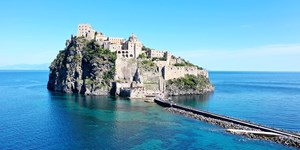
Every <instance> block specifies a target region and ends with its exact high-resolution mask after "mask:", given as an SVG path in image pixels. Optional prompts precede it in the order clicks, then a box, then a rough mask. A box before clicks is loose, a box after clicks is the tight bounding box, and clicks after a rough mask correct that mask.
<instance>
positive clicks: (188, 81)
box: [167, 75, 211, 90]
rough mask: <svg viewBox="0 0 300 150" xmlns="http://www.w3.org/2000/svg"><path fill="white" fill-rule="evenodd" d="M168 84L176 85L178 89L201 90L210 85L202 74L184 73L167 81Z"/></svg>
mask: <svg viewBox="0 0 300 150" xmlns="http://www.w3.org/2000/svg"><path fill="white" fill-rule="evenodd" d="M167 84H168V85H173V86H176V87H178V88H180V89H193V90H202V89H203V88H205V87H206V86H208V85H211V84H210V82H209V80H208V78H206V77H204V76H194V75H185V76H184V77H182V78H177V79H171V80H168V81H167Z"/></svg>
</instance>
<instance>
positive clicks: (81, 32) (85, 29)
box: [77, 24, 95, 40]
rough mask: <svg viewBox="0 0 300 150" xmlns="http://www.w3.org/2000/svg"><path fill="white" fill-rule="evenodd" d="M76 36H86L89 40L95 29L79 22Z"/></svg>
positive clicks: (93, 35) (92, 36) (92, 37)
mask: <svg viewBox="0 0 300 150" xmlns="http://www.w3.org/2000/svg"><path fill="white" fill-rule="evenodd" d="M77 37H86V38H87V39H89V40H92V39H94V37H95V30H94V29H93V28H92V26H91V25H89V24H79V25H78V32H77Z"/></svg>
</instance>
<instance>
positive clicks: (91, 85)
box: [47, 38, 116, 95]
mask: <svg viewBox="0 0 300 150" xmlns="http://www.w3.org/2000/svg"><path fill="white" fill-rule="evenodd" d="M115 60H116V54H115V53H113V52H110V51H109V50H104V49H102V48H100V46H99V45H97V44H96V43H95V42H94V41H87V40H86V39H84V38H72V39H71V41H70V42H69V43H68V45H67V47H66V49H65V50H63V51H60V52H59V54H58V55H57V57H56V59H55V60H54V61H53V62H52V63H51V66H50V75H49V81H48V85H47V87H48V89H49V90H52V91H59V92H64V93H80V94H86V95H107V94H108V93H109V91H110V89H111V87H112V85H111V84H112V81H113V80H114V74H115Z"/></svg>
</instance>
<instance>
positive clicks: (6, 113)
mask: <svg viewBox="0 0 300 150" xmlns="http://www.w3.org/2000/svg"><path fill="white" fill-rule="evenodd" d="M210 78H211V81H212V82H213V83H214V85H215V88H216V90H215V92H214V93H212V94H209V95H205V96H181V97H173V99H174V100H175V101H176V102H177V103H181V104H185V105H189V106H193V107H197V108H199V109H204V110H208V111H211V112H215V113H220V114H224V115H228V116H232V117H238V118H241V119H245V120H250V121H253V122H257V123H261V124H265V125H269V126H272V127H277V128H283V129H287V130H293V131H300V109H299V108H300V73H261V72H211V73H210ZM47 80H48V72H47V71H0V96H1V98H0V105H1V106H0V149H230V150H231V149H289V147H286V146H282V145H279V144H276V143H273V142H268V141H260V140H252V139H247V138H245V137H241V136H236V135H231V134H228V133H226V132H225V131H224V129H222V128H219V127H216V126H213V125H209V124H206V123H203V122H200V121H198V120H194V119H190V118H186V117H183V116H180V115H177V114H171V113H168V112H165V111H163V110H162V108H161V107H160V106H157V105H156V104H153V103H145V102H141V101H136V100H129V99H121V98H114V97H108V96H81V95H70V94H60V93H54V92H49V91H47V89H46V84H47Z"/></svg>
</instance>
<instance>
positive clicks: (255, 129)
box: [154, 98, 300, 147]
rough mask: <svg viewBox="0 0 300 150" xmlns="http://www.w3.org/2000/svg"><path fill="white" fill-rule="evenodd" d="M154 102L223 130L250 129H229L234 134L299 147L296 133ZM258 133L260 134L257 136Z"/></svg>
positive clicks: (299, 139)
mask: <svg viewBox="0 0 300 150" xmlns="http://www.w3.org/2000/svg"><path fill="white" fill-rule="evenodd" d="M154 102H155V103H157V104H158V105H160V106H163V107H167V109H169V110H170V109H171V110H170V112H175V113H178V114H182V115H185V116H189V117H192V118H195V119H199V120H202V121H205V122H208V123H212V124H215V125H219V126H221V127H224V128H226V126H227V125H228V124H230V125H232V124H233V125H234V126H239V127H242V128H243V130H249V129H251V131H250V130H249V132H242V130H236V129H231V130H236V131H238V132H234V133H236V134H238V133H241V134H243V135H246V136H248V137H251V138H257V139H265V140H271V141H275V142H277V143H281V144H285V145H289V146H294V147H300V135H299V134H296V133H292V132H289V131H283V130H279V129H274V128H271V127H266V126H263V125H259V124H255V123H251V122H247V121H244V120H240V119H236V118H232V117H227V116H224V115H219V114H215V113H211V112H207V111H203V110H198V109H195V108H191V107H187V106H183V105H178V104H175V103H173V102H171V101H168V100H164V99H161V98H156V99H154ZM203 118H204V119H203ZM216 122H217V123H216ZM221 124H222V125H221ZM226 129H228V128H226ZM239 131H240V132H239ZM231 133H233V132H231ZM259 133H261V134H259ZM264 133H268V134H272V135H273V136H276V137H273V136H272V137H267V136H266V135H265V134H264Z"/></svg>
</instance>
